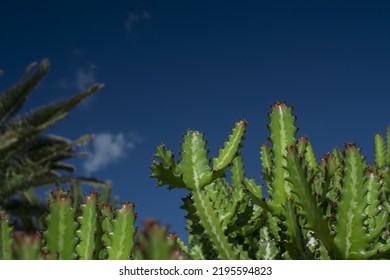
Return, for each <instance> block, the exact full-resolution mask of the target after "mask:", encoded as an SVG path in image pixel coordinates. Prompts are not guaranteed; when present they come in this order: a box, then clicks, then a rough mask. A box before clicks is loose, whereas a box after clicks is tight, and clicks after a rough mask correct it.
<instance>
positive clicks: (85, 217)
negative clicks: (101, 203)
mask: <svg viewBox="0 0 390 280" xmlns="http://www.w3.org/2000/svg"><path fill="white" fill-rule="evenodd" d="M97 204H98V193H97V192H92V193H91V194H90V195H88V196H86V197H85V204H83V205H81V211H82V214H81V216H80V217H79V218H78V221H79V223H80V228H79V230H78V231H77V232H76V233H77V236H78V237H79V239H80V241H79V244H78V245H77V246H76V252H77V254H78V255H79V258H80V259H81V260H92V259H93V255H94V250H95V248H96V246H95V245H96V244H95V237H96V232H97Z"/></svg>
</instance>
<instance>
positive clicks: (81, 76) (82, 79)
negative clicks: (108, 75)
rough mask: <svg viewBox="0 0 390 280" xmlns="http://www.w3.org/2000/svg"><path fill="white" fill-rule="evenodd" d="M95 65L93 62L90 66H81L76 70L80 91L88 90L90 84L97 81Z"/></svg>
mask: <svg viewBox="0 0 390 280" xmlns="http://www.w3.org/2000/svg"><path fill="white" fill-rule="evenodd" d="M95 69H96V67H95V65H93V64H91V65H90V66H89V67H88V68H79V69H77V71H76V88H77V89H78V90H79V91H83V90H86V89H87V88H88V87H89V86H92V85H93V84H94V83H96V78H95Z"/></svg>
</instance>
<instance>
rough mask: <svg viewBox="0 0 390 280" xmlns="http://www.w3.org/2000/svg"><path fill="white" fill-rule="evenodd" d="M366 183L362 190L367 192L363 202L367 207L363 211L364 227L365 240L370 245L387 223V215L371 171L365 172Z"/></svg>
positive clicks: (374, 175) (376, 181)
mask: <svg viewBox="0 0 390 280" xmlns="http://www.w3.org/2000/svg"><path fill="white" fill-rule="evenodd" d="M367 173H368V174H367V181H366V183H365V184H364V188H365V189H366V190H367V193H366V195H365V201H366V204H367V207H366V208H365V209H364V214H365V216H366V219H365V221H364V226H365V228H366V232H367V235H366V239H367V242H368V243H369V244H370V243H372V242H376V241H377V239H378V238H379V236H380V235H381V234H383V232H384V229H385V227H386V225H387V224H388V221H389V214H388V212H387V211H386V210H385V209H384V207H383V206H382V205H381V195H382V194H381V191H380V189H381V184H380V181H379V180H380V179H379V176H378V175H377V174H375V173H374V172H373V171H372V170H368V172H367Z"/></svg>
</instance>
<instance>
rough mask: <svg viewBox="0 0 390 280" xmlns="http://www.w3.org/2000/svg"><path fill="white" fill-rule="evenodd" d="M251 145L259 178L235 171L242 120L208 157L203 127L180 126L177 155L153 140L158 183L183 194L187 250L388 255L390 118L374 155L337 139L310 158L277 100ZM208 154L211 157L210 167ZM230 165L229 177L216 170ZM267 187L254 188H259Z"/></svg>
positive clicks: (232, 254) (219, 254)
mask: <svg viewBox="0 0 390 280" xmlns="http://www.w3.org/2000/svg"><path fill="white" fill-rule="evenodd" d="M268 116H269V119H270V123H269V124H268V126H267V127H268V129H269V131H270V137H269V143H266V144H264V145H262V146H261V148H260V159H261V166H262V172H261V173H262V175H263V185H258V184H257V183H256V182H255V180H254V179H253V178H252V179H249V178H246V177H245V172H244V166H243V164H242V158H241V155H240V153H239V151H240V148H241V145H242V141H243V138H244V133H245V128H246V125H247V123H246V121H240V122H237V123H236V124H235V127H234V128H233V131H232V133H231V135H230V136H229V138H228V141H226V142H225V144H224V147H223V149H220V151H219V155H218V157H216V158H213V159H208V158H207V153H208V152H207V151H206V149H205V145H206V141H205V140H203V134H202V133H199V132H197V131H191V130H189V131H188V132H187V134H186V135H185V136H184V142H183V144H182V152H181V154H180V155H181V159H180V160H179V161H178V162H175V160H174V154H173V153H172V152H171V151H169V150H167V149H166V147H165V146H159V147H158V148H157V153H156V154H155V160H154V161H153V163H152V166H151V169H152V177H153V178H156V179H157V180H158V185H159V186H161V185H167V186H168V188H169V189H174V188H184V189H187V190H189V191H190V194H189V196H187V197H186V198H184V199H183V206H182V208H183V209H185V210H186V211H187V215H186V219H187V230H188V231H189V239H188V241H189V242H188V243H189V248H188V255H189V256H190V257H191V258H192V259H382V258H385V259H386V258H389V257H390V240H389V239H388V236H389V230H390V227H389V226H390V223H389V213H390V203H389V193H390V173H389V172H390V171H389V166H390V156H389V155H390V152H389V150H390V149H389V146H390V126H389V127H388V129H387V134H386V141H387V143H386V141H385V138H384V137H383V136H381V135H380V134H377V135H376V136H375V139H374V140H375V141H374V144H375V163H374V164H372V165H370V166H369V165H367V163H366V160H365V158H364V157H363V156H362V154H361V149H360V148H357V147H356V145H355V144H350V143H348V144H345V148H344V151H342V152H341V151H340V150H339V149H338V148H335V149H334V150H333V153H332V154H330V153H327V154H325V156H324V157H322V159H321V161H320V164H319V163H317V159H316V157H315V153H314V149H313V146H312V144H311V143H310V141H309V140H308V138H307V137H306V136H302V137H300V138H296V132H297V130H298V129H297V127H296V126H295V120H296V117H295V116H293V115H292V108H291V107H288V106H287V105H286V103H278V102H277V103H275V104H274V105H273V106H271V112H270V114H269V115H268ZM209 163H212V167H210V165H209ZM228 169H230V174H231V178H230V179H229V178H228V173H227V172H226V171H227V170H228ZM263 187H265V188H266V189H267V192H268V195H263V192H262V189H263Z"/></svg>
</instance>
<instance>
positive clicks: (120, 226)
mask: <svg viewBox="0 0 390 280" xmlns="http://www.w3.org/2000/svg"><path fill="white" fill-rule="evenodd" d="M134 222H135V215H134V204H133V203H130V202H126V203H123V204H122V206H121V209H119V210H117V211H116V219H115V220H113V221H112V227H113V231H112V232H111V233H109V238H110V239H111V244H110V246H109V247H107V252H108V259H110V260H128V259H130V257H131V254H132V251H133V247H134V236H135V232H136V228H135V226H134Z"/></svg>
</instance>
